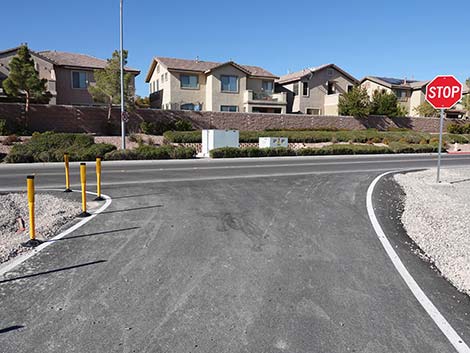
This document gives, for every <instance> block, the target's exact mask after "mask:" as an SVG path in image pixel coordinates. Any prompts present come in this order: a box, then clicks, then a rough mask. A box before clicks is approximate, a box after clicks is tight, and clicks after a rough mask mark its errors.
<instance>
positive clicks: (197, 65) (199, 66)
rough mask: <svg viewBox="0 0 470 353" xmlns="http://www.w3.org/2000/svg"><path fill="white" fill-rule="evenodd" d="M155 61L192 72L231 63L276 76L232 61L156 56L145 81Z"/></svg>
mask: <svg viewBox="0 0 470 353" xmlns="http://www.w3.org/2000/svg"><path fill="white" fill-rule="evenodd" d="M156 62H159V63H161V64H162V65H163V66H165V67H166V68H167V69H168V70H181V71H194V72H207V71H210V70H213V69H215V68H216V67H219V66H222V65H230V64H232V65H234V66H235V67H239V68H240V69H242V70H244V71H245V72H247V73H248V74H249V75H251V76H256V77H266V78H274V79H275V78H278V76H276V75H274V74H272V73H271V72H269V71H267V70H265V69H263V68H262V67H259V66H251V65H240V64H237V63H235V62H233V61H228V62H224V63H220V62H213V61H203V60H188V59H177V58H166V57H161V56H157V57H155V58H154V60H153V61H152V64H151V66H150V69H149V72H148V74H147V79H146V81H147V82H148V80H150V77H151V75H152V72H153V69H154V68H155V64H156Z"/></svg>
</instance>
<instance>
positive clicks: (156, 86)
mask: <svg viewBox="0 0 470 353" xmlns="http://www.w3.org/2000/svg"><path fill="white" fill-rule="evenodd" d="M155 91H158V79H157V80H156V81H155Z"/></svg>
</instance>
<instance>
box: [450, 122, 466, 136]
mask: <svg viewBox="0 0 470 353" xmlns="http://www.w3.org/2000/svg"><path fill="white" fill-rule="evenodd" d="M447 132H448V133H450V134H470V123H468V124H450V125H448V126H447Z"/></svg>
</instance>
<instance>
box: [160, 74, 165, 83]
mask: <svg viewBox="0 0 470 353" xmlns="http://www.w3.org/2000/svg"><path fill="white" fill-rule="evenodd" d="M164 78H165V76H164V75H163V74H162V76H161V77H160V80H161V81H162V83H163V82H165V81H164V80H163V79H164Z"/></svg>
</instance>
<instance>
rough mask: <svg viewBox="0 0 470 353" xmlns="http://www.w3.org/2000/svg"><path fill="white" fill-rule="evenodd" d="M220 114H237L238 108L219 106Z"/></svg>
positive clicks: (234, 106)
mask: <svg viewBox="0 0 470 353" xmlns="http://www.w3.org/2000/svg"><path fill="white" fill-rule="evenodd" d="M220 111H221V112H238V107H237V106H236V105H221V106H220Z"/></svg>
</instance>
